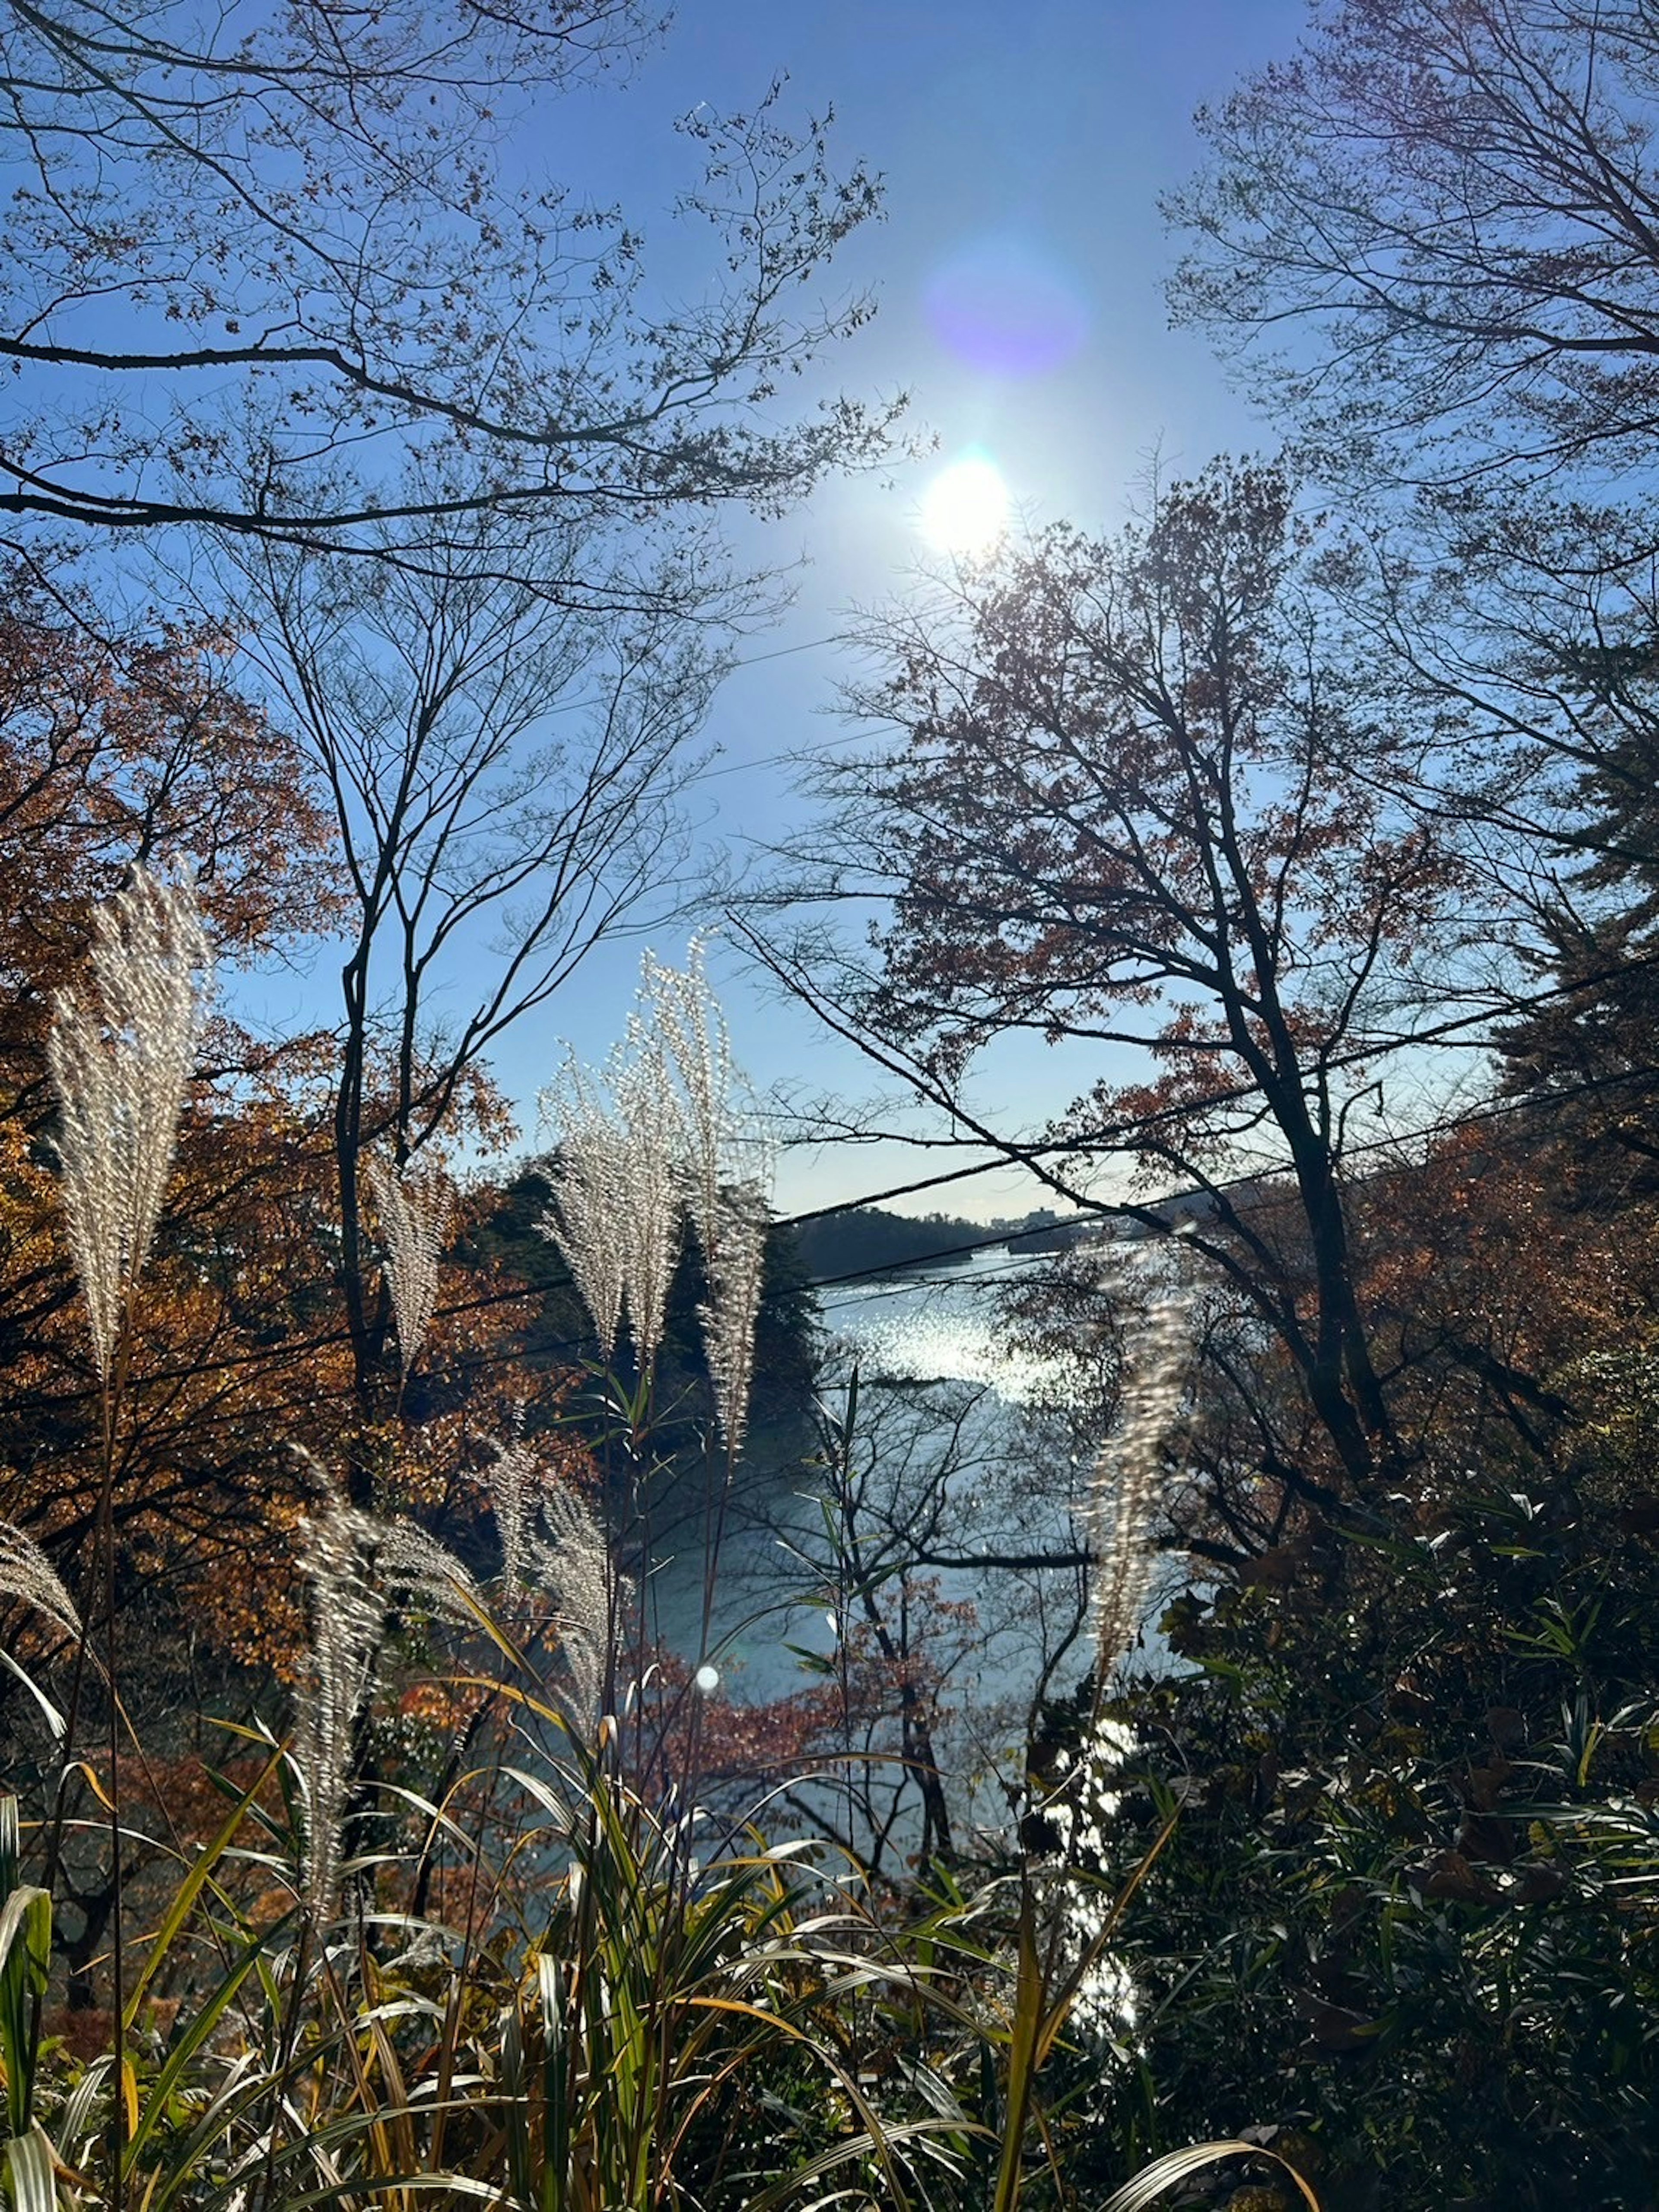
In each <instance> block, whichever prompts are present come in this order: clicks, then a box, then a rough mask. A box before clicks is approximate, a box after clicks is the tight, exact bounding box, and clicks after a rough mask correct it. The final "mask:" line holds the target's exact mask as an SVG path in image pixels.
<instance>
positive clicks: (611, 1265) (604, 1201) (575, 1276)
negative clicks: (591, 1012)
mask: <svg viewBox="0 0 1659 2212" xmlns="http://www.w3.org/2000/svg"><path fill="white" fill-rule="evenodd" d="M542 1112H543V1115H544V1119H545V1120H546V1121H548V1122H549V1123H550V1125H551V1127H552V1130H553V1135H554V1151H555V1157H554V1163H553V1172H552V1177H551V1180H552V1185H553V1205H552V1207H551V1209H550V1212H549V1213H548V1214H547V1216H546V1218H544V1221H543V1223H542V1228H543V1231H544V1233H545V1234H546V1235H547V1236H549V1237H551V1238H552V1239H553V1241H554V1242H555V1243H556V1244H557V1245H558V1247H559V1249H560V1250H561V1251H562V1253H563V1254H564V1257H565V1263H566V1265H567V1266H568V1267H569V1269H570V1273H571V1279H572V1280H573V1281H574V1284H575V1285H576V1289H577V1291H578V1292H579V1293H580V1297H581V1301H582V1304H584V1305H585V1306H586V1308H587V1310H588V1314H589V1316H590V1317H591V1318H592V1322H593V1328H594V1333H595V1334H596V1335H597V1336H598V1338H599V1346H600V1349H601V1351H602V1352H604V1354H605V1358H607V1359H609V1358H611V1355H612V1354H613V1352H615V1350H616V1344H617V1329H618V1327H619V1324H620V1322H621V1318H622V1314H623V1309H624V1307H625V1308H626V1310H627V1314H628V1328H629V1335H630V1336H631V1337H632V1338H633V1340H634V1352H635V1358H636V1359H637V1360H638V1362H639V1365H640V1368H641V1371H643V1370H645V1369H646V1368H647V1367H648V1366H649V1365H650V1364H651V1362H652V1360H653V1358H654V1357H655V1355H656V1351H657V1347H658V1346H659V1344H660V1343H661V1341H662V1327H663V1316H664V1314H665V1311H666V1309H667V1304H668V1291H669V1285H670V1284H671V1281H672V1279H673V1273H674V1261H675V1259H676V1256H677V1255H678V1249H679V1222H680V1190H681V1182H682V1179H683V1176H684V1166H683V1162H684V1150H685V1135H684V1120H683V1117H682V1115H681V1112H680V1107H679V1100H678V1096H677V1094H676V1091H675V1089H674V1086H673V1085H672V1083H671V1081H670V1079H669V1077H668V1073H667V1070H666V1066H665V1062H664V1060H663V1056H662V1053H661V1049H660V1048H659V1045H658V1043H657V1041H656V1039H655V1038H654V1037H653V1036H652V1034H651V1033H650V1032H649V1030H647V1029H646V1027H645V1026H644V1024H642V1023H641V1021H640V1019H639V1018H638V1017H637V1016H634V1017H631V1018H629V1024H628V1030H627V1035H626V1036H625V1038H624V1040H623V1042H622V1043H621V1044H620V1045H618V1047H617V1049H616V1050H615V1051H614V1052H613V1053H612V1054H611V1058H610V1060H609V1061H608V1062H607V1063H606V1066H605V1072H604V1073H603V1075H599V1076H596V1075H594V1074H593V1073H592V1072H591V1071H590V1070H588V1069H586V1068H584V1067H583V1066H580V1063H579V1062H578V1061H577V1060H575V1059H574V1057H568V1058H567V1060H566V1063H565V1067H564V1070H563V1073H562V1076H561V1079H560V1080H559V1082H558V1083H557V1084H556V1085H553V1086H552V1088H551V1089H550V1090H549V1091H545V1092H544V1093H543V1097H542Z"/></svg>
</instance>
